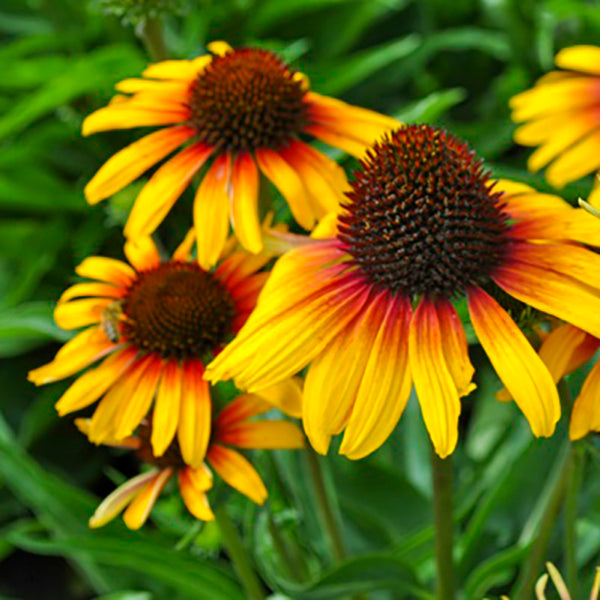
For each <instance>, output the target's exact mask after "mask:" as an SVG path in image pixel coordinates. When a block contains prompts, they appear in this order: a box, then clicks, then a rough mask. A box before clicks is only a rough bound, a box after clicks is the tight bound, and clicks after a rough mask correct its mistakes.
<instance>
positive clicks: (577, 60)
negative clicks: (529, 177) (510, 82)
mask: <svg viewBox="0 0 600 600" xmlns="http://www.w3.org/2000/svg"><path fill="white" fill-rule="evenodd" d="M555 62H556V65H557V66H558V67H560V68H561V69H563V70H562V71H552V72H551V73H548V74H547V75H545V76H543V77H542V78H541V79H539V80H538V81H537V83H536V84H535V86H534V87H533V88H531V89H530V90H527V91H525V92H522V93H520V94H517V95H516V96H514V97H513V98H512V99H511V102H510V104H511V107H512V109H513V113H512V119H513V121H515V122H517V123H524V124H523V125H521V126H520V127H519V128H518V129H517V130H516V131H515V140H516V141H517V142H518V143H519V144H523V145H525V146H539V147H538V148H537V150H536V151H535V152H534V153H533V154H532V155H531V157H530V158H529V162H528V165H529V168H530V170H532V171H538V170H539V169H541V168H542V167H544V166H546V165H550V166H549V167H548V169H547V170H546V178H547V179H548V181H549V182H550V183H551V184H552V185H553V186H555V187H559V188H560V187H562V186H564V185H565V184H567V183H569V182H571V181H575V180H576V179H579V178H581V177H583V176H584V175H587V174H588V173H592V172H594V171H596V170H598V169H599V168H600V133H599V132H598V126H599V125H600V66H599V65H600V48H599V47H596V46H573V47H571V48H564V49H563V50H561V51H560V52H559V53H558V54H557V55H556V58H555Z"/></svg>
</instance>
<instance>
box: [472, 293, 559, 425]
mask: <svg viewBox="0 0 600 600" xmlns="http://www.w3.org/2000/svg"><path fill="white" fill-rule="evenodd" d="M469 313H470V315H471V321H472V323H473V327H474V328H475V333H476V334H477V337H478V339H479V341H480V342H481V345H482V346H483V349H484V350H485V352H486V354H487V355H488V357H489V359H490V362H491V363H492V365H493V367H494V369H495V370H496V373H498V376H499V377H500V379H501V380H502V382H503V383H504V385H505V386H506V388H507V389H508V391H509V393H510V394H511V395H512V397H513V398H514V399H515V402H516V403H517V405H518V407H519V408H520V409H521V411H522V412H523V414H524V415H525V417H526V418H527V420H528V421H529V425H530V426H531V430H532V431H533V434H534V435H535V436H537V437H540V436H542V437H548V436H550V435H552V433H553V432H554V428H555V426H556V423H557V421H558V419H559V417H560V403H559V400H558V392H557V391H556V386H555V385H554V382H553V380H552V376H551V375H550V372H549V371H548V369H547V368H546V366H545V365H544V363H543V362H542V359H541V358H540V357H539V356H538V355H537V354H536V353H535V350H534V349H533V348H532V347H531V344H530V343H529V342H528V341H527V338H525V336H524V335H523V333H522V332H521V330H520V329H519V328H518V327H517V326H516V324H515V323H514V321H513V320H512V319H511V318H510V316H509V315H508V314H507V313H506V311H505V310H504V309H503V308H502V307H501V306H500V305H499V304H498V303H497V302H496V301H495V300H494V299H493V298H492V297H491V296H489V295H488V294H487V293H486V292H484V291H483V290H481V289H478V288H474V289H472V290H471V291H470V292H469Z"/></svg>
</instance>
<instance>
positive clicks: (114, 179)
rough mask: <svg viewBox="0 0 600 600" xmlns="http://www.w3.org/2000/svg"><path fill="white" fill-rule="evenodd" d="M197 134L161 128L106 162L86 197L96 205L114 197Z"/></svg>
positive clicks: (180, 128)
mask: <svg viewBox="0 0 600 600" xmlns="http://www.w3.org/2000/svg"><path fill="white" fill-rule="evenodd" d="M193 135H194V130H193V129H191V128H190V127H187V126H184V125H179V126H176V127H169V128H167V129H161V130H159V131H156V132H155V133H151V134H150V135H147V136H145V137H143V138H142V139H140V140H138V141H137V142H134V143H133V144H131V145H129V146H127V147H126V148H124V149H123V150H120V151H119V152H117V153H116V154H115V155H114V156H112V157H111V158H110V159H109V160H107V161H106V162H105V163H104V165H103V166H102V167H101V168H100V170H99V171H98V172H97V173H96V174H95V175H94V177H93V178H92V179H91V180H90V182H89V183H88V184H87V185H86V186H85V190H84V193H85V197H86V199H87V201H88V202H89V203H90V204H96V203H97V202H100V201H101V200H104V198H108V197H109V196H112V195H113V194H115V193H116V192H118V191H119V190H121V189H123V188H124V187H125V186H126V185H128V184H129V183H131V182H132V181H133V180H134V179H137V178H138V177H139V176H140V175H141V174H142V173H144V172H145V171H147V170H148V169H149V168H150V167H152V166H154V165H155V164H156V163H157V162H159V161H161V160H162V159H163V158H165V156H168V155H169V154H171V152H173V150H175V149H176V148H179V146H181V145H182V144H183V143H185V142H186V141H187V140H188V139H190V137H192V136H193Z"/></svg>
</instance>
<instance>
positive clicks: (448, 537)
mask: <svg viewBox="0 0 600 600" xmlns="http://www.w3.org/2000/svg"><path fill="white" fill-rule="evenodd" d="M431 472H432V477H433V518H434V527H435V564H436V571H437V598H438V600H454V591H455V588H456V583H455V577H454V559H453V556H452V553H453V550H454V540H453V536H454V518H453V517H454V515H453V511H452V461H451V460H450V458H446V459H441V458H440V457H439V456H438V455H437V454H436V453H435V452H434V451H433V450H432V451H431Z"/></svg>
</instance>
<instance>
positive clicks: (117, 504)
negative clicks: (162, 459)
mask: <svg viewBox="0 0 600 600" xmlns="http://www.w3.org/2000/svg"><path fill="white" fill-rule="evenodd" d="M157 474H158V471H157V470H156V469H152V470H151V471H147V472H146V473H141V474H140V475H137V476H136V477H134V478H133V479H130V480H129V481H126V482H125V483H124V484H123V485H121V486H119V487H118V488H117V489H116V490H115V491H114V492H112V493H111V494H110V495H109V496H107V497H106V498H105V499H104V500H103V501H102V503H101V504H100V505H99V506H98V508H97V509H96V511H95V512H94V514H93V515H92V516H91V518H90V520H89V521H88V525H89V526H90V527H93V528H96V527H102V526H103V525H106V524H107V523H108V522H109V521H112V520H113V519H114V518H115V517H116V516H117V515H118V514H119V513H120V512H121V511H122V510H123V509H124V508H125V507H126V506H127V505H128V504H129V503H130V502H131V500H132V499H133V498H134V497H135V496H136V495H137V494H139V493H140V491H141V490H142V489H143V488H144V486H145V485H146V484H147V483H148V482H149V481H152V480H153V479H154V478H155V477H156V476H157Z"/></svg>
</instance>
